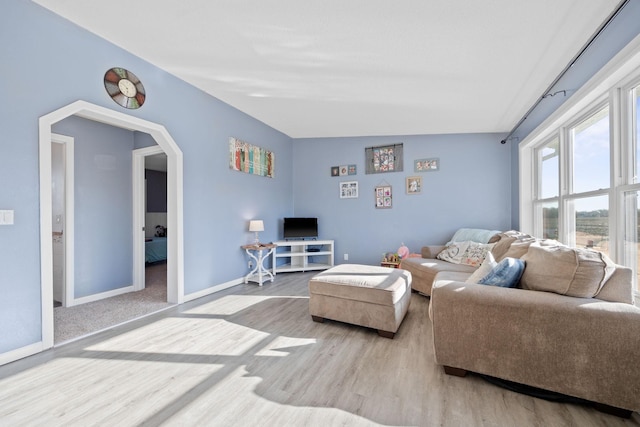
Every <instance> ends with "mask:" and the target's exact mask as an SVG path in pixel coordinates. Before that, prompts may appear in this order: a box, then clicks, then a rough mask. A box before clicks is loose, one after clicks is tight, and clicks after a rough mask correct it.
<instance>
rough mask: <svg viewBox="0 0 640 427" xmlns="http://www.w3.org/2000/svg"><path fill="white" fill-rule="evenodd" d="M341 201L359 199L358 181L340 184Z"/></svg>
mask: <svg viewBox="0 0 640 427" xmlns="http://www.w3.org/2000/svg"><path fill="white" fill-rule="evenodd" d="M340 198H341V199H357V198H358V181H344V182H341V183H340Z"/></svg>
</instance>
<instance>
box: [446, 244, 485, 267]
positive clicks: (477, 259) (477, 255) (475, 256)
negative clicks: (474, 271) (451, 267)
mask: <svg viewBox="0 0 640 427" xmlns="http://www.w3.org/2000/svg"><path fill="white" fill-rule="evenodd" d="M491 248H493V243H476V242H471V241H466V242H453V243H450V244H449V245H447V247H446V248H444V250H443V251H442V252H440V253H439V254H438V255H437V256H436V258H438V259H441V260H443V261H448V262H450V263H452V264H465V265H470V266H473V267H478V266H480V264H482V262H483V261H484V259H485V258H486V256H487V253H488V252H489V251H490V250H491Z"/></svg>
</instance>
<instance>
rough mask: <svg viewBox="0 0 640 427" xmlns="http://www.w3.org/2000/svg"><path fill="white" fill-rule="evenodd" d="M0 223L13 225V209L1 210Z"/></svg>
mask: <svg viewBox="0 0 640 427" xmlns="http://www.w3.org/2000/svg"><path fill="white" fill-rule="evenodd" d="M0 225H13V211H12V210H0Z"/></svg>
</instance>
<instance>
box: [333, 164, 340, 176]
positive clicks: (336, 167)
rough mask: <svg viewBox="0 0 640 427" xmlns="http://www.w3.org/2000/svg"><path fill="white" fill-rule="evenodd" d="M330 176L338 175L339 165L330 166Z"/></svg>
mask: <svg viewBox="0 0 640 427" xmlns="http://www.w3.org/2000/svg"><path fill="white" fill-rule="evenodd" d="M331 176H340V166H331Z"/></svg>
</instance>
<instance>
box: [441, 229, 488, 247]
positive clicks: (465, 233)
mask: <svg viewBox="0 0 640 427" xmlns="http://www.w3.org/2000/svg"><path fill="white" fill-rule="evenodd" d="M499 234H500V230H485V229H483V228H460V229H459V230H458V231H456V232H455V233H454V234H453V237H452V238H451V240H449V241H448V242H447V245H448V244H450V243H454V242H468V241H471V242H477V243H494V241H497V236H498V235H499Z"/></svg>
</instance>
